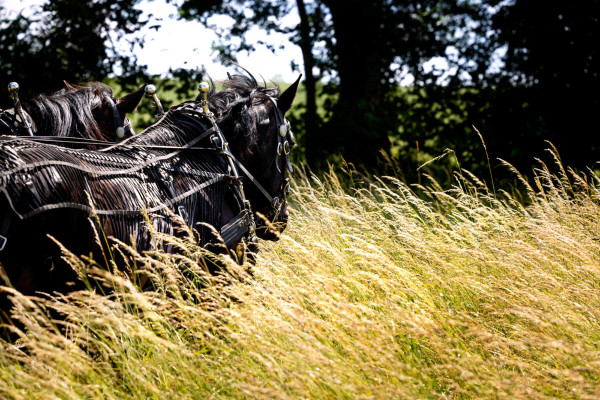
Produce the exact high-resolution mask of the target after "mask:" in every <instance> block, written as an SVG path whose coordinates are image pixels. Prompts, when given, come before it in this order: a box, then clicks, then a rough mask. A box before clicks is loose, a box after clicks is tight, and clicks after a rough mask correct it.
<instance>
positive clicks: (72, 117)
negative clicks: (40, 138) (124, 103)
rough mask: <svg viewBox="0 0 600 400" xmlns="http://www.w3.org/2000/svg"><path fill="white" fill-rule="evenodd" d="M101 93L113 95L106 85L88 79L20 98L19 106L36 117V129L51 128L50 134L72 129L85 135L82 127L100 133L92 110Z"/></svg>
mask: <svg viewBox="0 0 600 400" xmlns="http://www.w3.org/2000/svg"><path fill="white" fill-rule="evenodd" d="M105 96H110V97H111V98H112V97H113V91H112V89H111V88H110V86H107V85H105V84H103V83H100V82H89V83H87V85H85V86H78V87H77V88H76V89H75V90H73V89H71V90H67V89H62V90H60V91H58V92H55V93H53V94H50V95H46V94H40V95H38V96H36V97H34V98H33V99H31V100H29V101H27V102H24V103H23V108H24V109H25V111H27V113H29V115H31V117H32V119H33V120H34V121H38V122H37V129H38V131H42V132H51V135H53V136H71V135H72V134H73V132H77V133H78V134H79V135H80V136H87V135H86V134H85V133H86V131H91V132H93V133H94V134H96V135H100V128H99V127H98V124H97V123H96V120H95V118H94V115H93V113H92V110H93V109H94V108H96V107H99V106H100V105H102V103H103V101H104V97H105Z"/></svg>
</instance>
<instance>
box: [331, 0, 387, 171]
mask: <svg viewBox="0 0 600 400" xmlns="http://www.w3.org/2000/svg"><path fill="white" fill-rule="evenodd" d="M323 2H324V3H325V4H326V5H327V6H328V7H329V10H330V12H331V17H332V21H333V25H334V29H335V38H336V48H335V50H336V57H337V59H336V64H337V71H338V74H339V84H340V88H339V99H338V102H337V104H336V108H335V109H334V114H333V117H332V119H331V121H329V123H328V127H327V137H328V139H329V140H330V145H332V146H333V147H337V148H340V149H341V151H342V155H343V156H344V157H345V158H346V159H347V160H348V161H352V162H358V163H361V164H365V165H366V166H373V165H374V164H375V161H376V160H377V157H378V153H379V150H380V149H383V150H386V151H388V150H389V148H390V142H389V139H388V136H387V133H388V127H387V125H388V123H387V122H386V118H385V108H384V107H382V105H383V103H384V101H383V99H384V94H385V93H384V87H385V82H384V76H383V71H384V69H385V68H387V65H385V63H386V62H387V58H386V57H385V56H384V50H385V49H383V48H382V43H384V41H383V40H382V39H383V38H380V37H379V35H380V32H382V29H381V25H382V24H383V18H382V15H383V13H385V7H384V4H383V0H323Z"/></svg>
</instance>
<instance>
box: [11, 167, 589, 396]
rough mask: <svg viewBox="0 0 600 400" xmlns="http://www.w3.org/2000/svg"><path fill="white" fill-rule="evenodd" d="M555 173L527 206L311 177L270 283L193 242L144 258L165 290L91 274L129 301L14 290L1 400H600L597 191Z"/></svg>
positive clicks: (478, 194) (274, 259)
mask: <svg viewBox="0 0 600 400" xmlns="http://www.w3.org/2000/svg"><path fill="white" fill-rule="evenodd" d="M507 167H508V168H510V166H507ZM552 168H553V170H555V172H553V173H551V172H550V171H549V169H548V168H547V167H545V166H544V165H540V168H539V169H538V170H537V171H536V176H537V180H536V181H535V182H533V183H532V184H531V186H529V185H528V184H527V183H526V182H522V184H521V186H520V190H521V193H520V194H519V197H523V198H524V199H525V200H526V203H527V204H526V205H524V204H523V203H522V202H521V201H517V200H516V199H515V198H513V195H514V194H509V193H504V192H501V191H498V192H497V194H495V195H494V194H493V193H492V191H491V190H488V188H487V187H486V186H485V185H484V184H483V183H482V182H480V181H479V180H478V179H477V178H475V177H472V176H469V174H468V173H466V172H462V173H458V174H457V177H456V185H455V186H454V187H452V188H449V189H442V188H441V187H439V185H438V184H437V183H436V182H435V181H430V182H429V183H427V184H424V185H423V186H422V187H409V186H407V185H405V184H404V183H402V182H400V181H397V180H395V179H391V178H381V179H380V180H375V181H373V182H372V183H371V184H368V185H366V184H365V185H361V188H360V189H359V188H353V189H346V190H345V189H343V188H342V185H341V184H340V183H339V180H338V177H337V176H335V175H330V176H329V177H327V178H325V179H323V180H317V179H316V178H314V177H310V178H309V177H304V178H303V177H300V178H298V179H297V180H296V182H295V187H294V189H293V193H292V196H293V199H294V200H293V204H292V207H291V216H290V224H289V226H288V228H287V230H286V231H285V233H284V234H283V235H282V237H281V240H280V241H279V242H275V243H264V242H262V243H261V252H260V253H259V260H258V263H257V265H256V266H254V267H253V268H252V272H253V276H249V275H247V274H246V272H245V268H239V267H237V266H235V265H234V264H232V263H230V264H228V272H227V274H225V275H224V276H220V277H211V276H208V275H206V273H205V272H204V268H203V266H202V262H201V260H202V253H201V251H200V250H199V249H197V248H196V247H195V246H194V245H193V243H191V242H189V241H187V240H184V239H182V240H176V244H177V245H179V246H181V247H182V248H183V251H182V252H181V254H180V255H178V256H176V257H173V256H168V255H165V254H162V253H160V252H156V253H154V254H148V255H140V254H133V255H132V259H135V265H136V268H137V271H145V274H146V275H147V276H150V279H151V280H152V281H153V282H155V284H156V285H155V290H153V291H147V292H142V291H140V290H139V289H138V288H137V287H136V286H135V285H134V284H132V281H131V280H130V279H129V278H128V277H126V276H117V275H112V274H108V273H106V272H104V271H101V270H98V269H95V268H93V267H91V269H89V271H88V272H89V274H91V275H92V276H95V277H96V279H98V280H103V281H105V282H106V286H108V287H112V288H113V289H114V292H113V293H112V294H109V295H101V294H98V293H92V292H89V291H85V292H78V293H73V294H71V295H69V296H66V297H65V296H63V297H57V298H47V299H40V300H36V301H35V302H34V301H33V300H32V299H28V298H23V297H20V296H18V295H17V299H16V301H15V302H16V304H17V309H16V310H15V315H17V316H18V318H19V319H20V320H21V321H22V323H23V324H24V325H26V326H27V327H28V329H27V331H26V333H20V338H19V339H18V340H17V342H16V344H9V343H3V344H2V346H3V349H2V351H1V352H0V378H1V379H0V382H1V383H0V398H4V397H6V398H15V399H31V398H52V399H54V398H60V399H67V398H69V399H70V398H73V399H79V398H86V399H87V398H102V399H112V398H114V399H124V398H133V399H147V398H156V399H165V398H174V399H181V398H184V399H185V398H190V399H193V398H198V399H206V398H258V399H261V398H263V399H273V398H289V399H299V398H311V399H326V398H336V399H337V398H347V399H361V398H375V399H382V398H392V399H399V398H432V399H433V398H474V399H478V398H507V399H513V398H521V399H535V398H582V399H585V398H589V399H592V398H598V396H599V395H600V382H599V381H598V379H599V377H600V349H599V347H598V346H599V343H600V324H599V317H600V310H599V307H598V305H599V304H600V269H599V265H600V225H599V223H598V221H599V220H600V206H599V196H600V191H599V190H598V188H597V186H598V180H597V178H596V177H595V176H592V175H577V174H573V173H571V172H566V171H564V170H563V169H562V168H561V167H560V164H559V163H557V166H553V167H552ZM515 174H516V175H515V176H517V177H518V176H519V175H518V173H517V172H515ZM416 192H418V193H419V196H417V195H416ZM172 240H175V239H172ZM124 251H127V249H125V250H124ZM72 262H73V263H74V264H76V265H77V266H78V268H81V269H87V268H90V267H89V266H88V265H87V264H86V263H84V262H82V261H77V259H75V258H74V259H73V261H72ZM132 262H133V261H132ZM49 310H55V311H58V312H61V313H63V314H64V315H67V316H68V317H66V318H65V319H64V321H62V322H59V323H57V322H53V321H51V320H50V319H49V317H48V311H49ZM57 324H58V325H59V326H60V329H58V328H57V326H56V325H57Z"/></svg>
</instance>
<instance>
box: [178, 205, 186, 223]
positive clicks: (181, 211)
mask: <svg viewBox="0 0 600 400" xmlns="http://www.w3.org/2000/svg"><path fill="white" fill-rule="evenodd" d="M177 213H178V214H179V216H180V217H181V219H182V220H183V222H185V223H186V224H187V223H188V213H187V211H186V210H185V207H184V206H183V205H180V206H178V207H177Z"/></svg>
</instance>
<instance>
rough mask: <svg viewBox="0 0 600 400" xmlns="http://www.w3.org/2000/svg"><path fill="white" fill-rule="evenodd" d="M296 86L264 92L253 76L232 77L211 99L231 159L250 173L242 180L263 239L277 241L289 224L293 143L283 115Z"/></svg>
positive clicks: (258, 230) (265, 90) (290, 103)
mask: <svg viewBox="0 0 600 400" xmlns="http://www.w3.org/2000/svg"><path fill="white" fill-rule="evenodd" d="M299 82H300V78H298V79H297V80H296V82H294V83H293V84H292V85H291V86H290V87H289V88H287V90H285V91H284V92H283V93H281V94H279V88H278V87H275V88H266V87H262V86H260V85H258V84H257V82H256V80H255V79H254V78H253V77H252V76H245V75H236V76H233V77H230V79H229V80H228V81H226V82H224V84H225V86H227V87H228V88H227V89H225V90H223V91H220V92H215V93H213V94H212V96H210V97H209V104H210V105H211V107H212V106H216V107H215V108H216V109H217V110H218V112H217V119H218V124H219V126H220V128H221V130H222V131H223V134H224V135H225V137H226V139H227V140H228V142H229V145H230V147H231V151H232V153H233V155H234V157H236V158H237V159H238V160H240V162H241V163H242V165H243V167H244V168H245V169H246V170H247V172H248V173H245V171H243V172H244V173H242V174H241V175H242V176H244V178H245V179H244V190H245V193H246V196H247V199H248V200H249V201H250V204H251V205H252V210H253V212H254V213H255V217H254V219H255V221H256V224H257V229H256V234H257V236H258V237H260V238H261V239H266V240H277V239H278V238H279V235H278V232H282V231H283V230H284V229H285V227H286V224H287V220H288V209H287V201H286V197H287V192H288V189H289V174H290V173H291V172H292V167H291V163H290V160H289V156H290V151H291V149H292V148H293V147H294V146H295V144H296V141H295V139H294V135H293V133H292V131H291V129H290V125H289V122H288V121H287V120H286V119H285V113H286V112H287V111H288V110H289V109H290V108H291V106H292V103H293V100H294V97H295V96H296V91H297V89H298V84H299ZM224 103H228V106H227V107H223V105H224ZM273 228H274V229H273Z"/></svg>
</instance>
